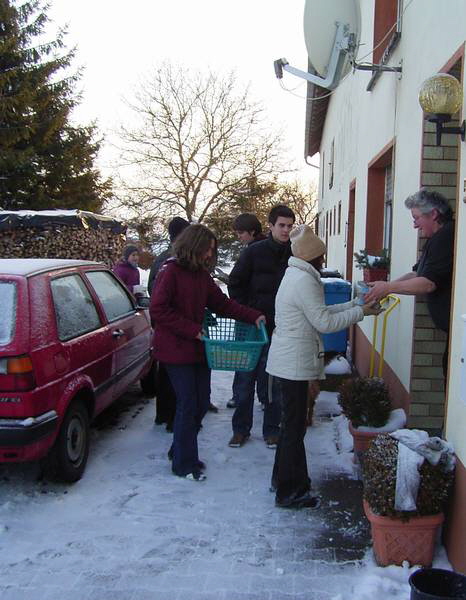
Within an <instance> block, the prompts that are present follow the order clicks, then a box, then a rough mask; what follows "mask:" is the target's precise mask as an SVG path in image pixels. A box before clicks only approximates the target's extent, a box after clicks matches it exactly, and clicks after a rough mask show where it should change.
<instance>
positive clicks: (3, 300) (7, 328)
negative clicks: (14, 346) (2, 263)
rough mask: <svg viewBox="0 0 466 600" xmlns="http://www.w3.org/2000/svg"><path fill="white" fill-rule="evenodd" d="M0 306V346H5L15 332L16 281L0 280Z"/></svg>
mask: <svg viewBox="0 0 466 600" xmlns="http://www.w3.org/2000/svg"><path fill="white" fill-rule="evenodd" d="M0 306H1V307H2V318H1V319H0V346H6V345H7V344H9V343H10V342H11V340H12V339H13V335H14V333H15V323H16V283H13V282H12V281H1V282H0Z"/></svg>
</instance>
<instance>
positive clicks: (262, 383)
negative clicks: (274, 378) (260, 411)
mask: <svg viewBox="0 0 466 600" xmlns="http://www.w3.org/2000/svg"><path fill="white" fill-rule="evenodd" d="M241 375H242V372H241V371H236V372H235V376H234V377H233V385H232V386H231V391H232V392H233V394H232V398H231V399H232V400H233V402H235V404H237V403H238V396H239V394H240V393H241V389H242V388H241ZM267 379H268V378H267V377H259V378H258V379H256V393H257V397H258V398H259V402H260V403H261V404H266V403H267V401H266V398H267Z"/></svg>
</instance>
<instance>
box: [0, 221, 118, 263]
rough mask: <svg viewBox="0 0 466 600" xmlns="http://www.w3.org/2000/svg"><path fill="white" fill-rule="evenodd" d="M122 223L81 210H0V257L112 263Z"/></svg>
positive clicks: (116, 250) (116, 259)
mask: <svg viewBox="0 0 466 600" xmlns="http://www.w3.org/2000/svg"><path fill="white" fill-rule="evenodd" d="M125 234H126V226H125V225H123V224H122V223H120V222H119V221H116V220H115V219H112V218H110V217H105V216H103V215H98V214H95V213H91V212H86V211H83V210H40V211H30V210H19V211H0V258H72V259H77V260H95V261H98V262H103V263H105V264H107V265H109V266H113V265H114V264H115V263H116V262H117V261H118V259H119V258H120V256H121V254H122V251H123V248H124V246H125V243H126V235H125Z"/></svg>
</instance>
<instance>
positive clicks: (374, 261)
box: [354, 248, 390, 281]
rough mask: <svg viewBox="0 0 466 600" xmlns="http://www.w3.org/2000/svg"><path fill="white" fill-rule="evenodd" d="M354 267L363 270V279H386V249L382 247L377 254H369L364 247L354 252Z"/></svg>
mask: <svg viewBox="0 0 466 600" xmlns="http://www.w3.org/2000/svg"><path fill="white" fill-rule="evenodd" d="M354 258H355V259H356V267H357V268H358V269H362V270H363V279H364V281H387V279H388V270H389V268H390V257H389V254H388V250H387V249H386V248H384V249H383V250H382V251H381V252H380V253H379V254H376V255H374V254H369V253H368V251H367V250H366V249H363V250H360V251H359V252H355V253H354Z"/></svg>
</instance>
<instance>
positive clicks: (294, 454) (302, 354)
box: [266, 225, 380, 508]
mask: <svg viewBox="0 0 466 600" xmlns="http://www.w3.org/2000/svg"><path fill="white" fill-rule="evenodd" d="M290 240H291V251H292V253H293V256H292V257H291V258H290V259H289V261H288V268H287V270H286V272H285V276H284V277H283V279H282V282H281V284H280V287H279V289H278V293H277V296H276V299H275V330H274V332H273V335H272V343H271V346H270V350H269V355H268V360H267V367H266V370H267V372H268V373H269V374H270V375H272V376H273V385H274V386H276V387H275V388H274V390H275V389H276V390H277V392H278V396H279V397H280V399H281V407H282V418H281V425H280V437H279V442H278V447H277V450H276V453H275V464H274V468H273V474H272V486H273V488H275V491H276V496H275V503H276V505H277V506H281V507H286V508H302V507H310V508H316V507H317V506H318V505H319V499H318V498H317V497H315V496H312V495H311V492H310V490H311V480H310V478H309V475H308V470H307V462H306V452H305V448H304V436H305V433H306V408H307V389H308V383H309V382H310V381H314V380H318V379H324V378H325V375H324V358H323V357H324V346H323V342H322V338H321V335H320V334H321V333H333V332H335V331H340V330H341V329H346V328H347V327H349V326H350V325H352V324H353V323H357V322H358V321H361V320H362V319H363V318H364V316H365V315H376V314H378V313H379V312H380V309H376V308H374V307H373V304H374V303H372V304H371V305H364V306H358V305H356V303H355V301H354V300H353V301H350V302H346V303H344V304H333V305H330V306H326V304H325V299H324V287H323V284H322V282H321V280H320V269H321V268H322V265H323V261H324V255H325V253H326V251H327V249H326V247H325V244H324V243H323V242H322V240H321V239H320V238H319V237H317V236H316V235H315V234H314V233H313V231H312V229H311V228H310V227H308V226H307V225H300V226H299V227H296V228H295V229H294V230H293V231H292V232H291V235H290Z"/></svg>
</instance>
